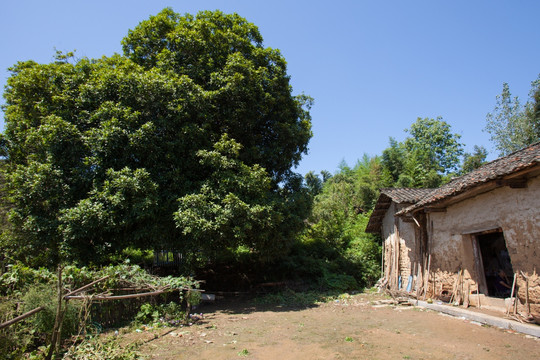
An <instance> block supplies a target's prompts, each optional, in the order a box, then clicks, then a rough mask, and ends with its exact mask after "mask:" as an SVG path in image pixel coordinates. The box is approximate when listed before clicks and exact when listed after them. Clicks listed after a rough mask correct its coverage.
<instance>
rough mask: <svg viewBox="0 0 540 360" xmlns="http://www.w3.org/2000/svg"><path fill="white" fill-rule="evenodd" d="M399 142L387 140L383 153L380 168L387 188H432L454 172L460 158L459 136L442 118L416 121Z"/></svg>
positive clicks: (461, 153) (461, 149) (461, 152)
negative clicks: (388, 141) (388, 177)
mask: <svg viewBox="0 0 540 360" xmlns="http://www.w3.org/2000/svg"><path fill="white" fill-rule="evenodd" d="M405 131H406V132H408V133H410V136H409V137H407V138H406V139H405V140H404V141H403V142H402V143H399V142H397V141H396V140H394V139H392V138H390V147H389V148H387V149H385V150H384V151H383V154H382V166H383V167H384V171H385V172H386V174H388V175H389V176H390V178H391V179H390V182H389V184H388V185H389V186H395V187H427V188H433V187H437V186H439V185H441V184H442V183H444V182H446V181H447V180H448V179H449V175H450V174H451V173H453V172H456V171H457V170H458V168H459V165H460V158H461V156H462V155H463V144H461V143H460V142H459V139H460V138H461V136H460V135H459V134H455V133H454V134H453V133H452V132H451V129H450V125H449V124H448V123H447V122H445V121H444V120H442V118H437V119H430V118H424V119H422V118H418V119H417V120H416V122H414V123H413V124H412V125H411V127H410V129H407V130H405Z"/></svg>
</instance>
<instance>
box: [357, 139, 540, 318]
mask: <svg viewBox="0 0 540 360" xmlns="http://www.w3.org/2000/svg"><path fill="white" fill-rule="evenodd" d="M392 194H394V195H393V196H392ZM413 194H415V193H414V192H413V189H393V190H392V189H383V190H382V191H381V195H380V196H379V199H378V201H377V205H376V207H375V210H374V211H373V214H372V217H371V218H370V221H369V223H368V226H367V228H366V231H368V232H372V233H380V234H381V237H382V238H383V242H384V258H383V260H384V264H383V266H384V281H385V282H386V284H387V286H388V287H389V288H390V289H393V290H405V291H409V292H415V293H416V295H417V296H420V295H423V296H425V297H432V298H439V299H443V300H452V301H458V302H459V303H464V304H469V303H471V304H474V305H477V304H478V302H480V305H482V303H481V302H482V301H484V304H489V303H490V300H491V298H506V297H510V295H511V288H512V287H513V284H514V282H515V283H516V285H517V286H516V289H517V290H516V292H517V297H518V299H519V306H520V312H523V311H524V312H526V313H528V314H532V315H534V316H535V318H537V319H538V318H539V316H540V280H539V277H538V276H537V271H538V270H539V269H540V143H535V144H533V145H530V146H528V147H526V148H524V149H522V150H519V151H516V152H514V153H512V154H510V155H508V156H505V157H502V158H499V159H497V160H494V161H492V162H490V163H487V164H485V165H483V166H482V167H480V168H478V169H476V170H474V171H472V172H470V173H468V174H466V175H463V176H460V177H458V178H455V179H453V180H452V181H450V182H449V183H447V184H445V185H443V186H441V187H440V188H438V189H435V190H431V191H430V190H426V193H425V194H424V196H422V197H421V198H417V197H415V196H414V195H413ZM407 195H410V196H407ZM407 203H410V204H409V205H408V206H405V205H406V204H407ZM501 271H502V272H504V273H503V274H502V273H501ZM504 275H506V279H505V278H504ZM514 275H515V277H514ZM514 279H515V281H514ZM501 281H502V282H505V283H507V284H510V286H509V288H508V287H504V286H503V285H501ZM486 297H489V298H486ZM501 301H502V300H501Z"/></svg>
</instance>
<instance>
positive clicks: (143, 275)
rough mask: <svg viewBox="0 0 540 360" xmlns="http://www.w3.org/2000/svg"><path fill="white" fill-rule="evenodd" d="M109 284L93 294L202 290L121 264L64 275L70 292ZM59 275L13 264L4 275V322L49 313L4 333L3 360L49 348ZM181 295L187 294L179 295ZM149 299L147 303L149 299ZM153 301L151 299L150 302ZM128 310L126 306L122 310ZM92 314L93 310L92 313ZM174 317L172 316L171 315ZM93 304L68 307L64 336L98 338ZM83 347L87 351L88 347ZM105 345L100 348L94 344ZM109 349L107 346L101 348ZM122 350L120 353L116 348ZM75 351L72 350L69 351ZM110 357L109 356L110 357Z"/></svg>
mask: <svg viewBox="0 0 540 360" xmlns="http://www.w3.org/2000/svg"><path fill="white" fill-rule="evenodd" d="M106 276H108V278H107V279H105V280H103V281H101V282H99V283H97V284H95V285H94V286H93V287H91V288H90V289H89V290H88V291H89V292H91V293H96V294H106V293H109V292H111V291H112V290H113V289H119V288H120V289H122V288H124V289H125V288H126V287H129V288H134V289H147V288H150V289H164V288H167V289H171V290H174V289H176V290H178V289H185V288H195V287H198V282H196V281H194V280H193V279H190V278H185V277H171V276H168V277H157V276H152V275H150V274H148V273H147V272H146V271H144V270H143V269H141V268H140V267H138V266H133V265H129V264H122V265H116V266H107V267H103V268H99V269H90V268H86V267H82V268H79V267H76V266H66V267H65V268H63V271H62V278H63V280H62V284H63V288H64V291H65V293H67V292H69V291H71V290H75V289H78V288H80V287H82V286H84V285H87V284H89V283H91V282H92V281H94V280H97V279H102V278H104V277H106ZM57 281H58V277H57V273H55V272H52V271H50V270H48V269H46V268H40V269H34V268H30V267H28V266H25V265H23V264H20V263H19V264H12V265H10V266H8V269H7V271H6V272H4V273H3V274H2V275H0V297H1V298H2V302H1V303H0V323H2V322H4V321H7V320H11V319H13V318H15V317H16V316H18V315H21V314H22V313H24V312H26V311H29V310H33V309H35V308H37V307H40V306H43V307H44V310H42V311H40V312H38V313H37V314H35V315H33V316H32V317H29V318H27V319H25V320H23V321H21V322H18V323H16V324H14V325H11V326H9V327H7V328H4V329H2V330H0V353H1V354H2V355H3V357H2V358H3V359H4V358H6V359H18V358H21V356H22V354H23V353H25V352H28V351H31V350H33V349H36V347H38V346H39V345H43V344H48V343H49V341H50V332H51V330H52V328H53V325H54V321H55V316H56V311H57V299H58V296H57V294H56V290H55V289H56V287H57ZM179 294H180V296H181V294H182V292H180V293H179ZM146 299H148V298H146ZM147 301H148V300H147ZM181 301H182V298H181V297H180V298H178V296H176V303H174V304H169V305H166V306H163V309H165V310H170V309H171V308H174V309H175V310H176V311H178V310H177V309H178V308H179V307H180V305H179V304H181ZM114 306H118V304H115V303H114V301H109V302H105V303H101V304H99V306H97V307H95V309H97V310H98V312H100V313H102V312H107V311H111V310H112V311H113V312H115V311H114ZM122 308H123V309H124V311H125V307H122ZM92 309H93V308H92ZM169 312H170V311H169ZM93 315H95V313H94V312H93V311H92V310H91V308H90V303H88V302H87V301H82V300H70V301H69V302H66V314H65V316H64V320H63V325H62V333H63V335H64V336H68V335H77V334H87V333H89V334H90V333H95V331H96V329H97V328H98V327H100V325H99V323H97V322H96V321H99V319H97V318H94V317H93ZM85 344H86V341H85V342H83V344H82V345H83V348H84V347H85V346H87V345H85ZM95 345H96V346H100V345H99V344H95ZM102 345H104V344H102ZM117 350H118V349H117ZM74 351H75V352H76V348H75V349H71V350H70V352H71V353H72V352H74ZM105 358H106V357H105Z"/></svg>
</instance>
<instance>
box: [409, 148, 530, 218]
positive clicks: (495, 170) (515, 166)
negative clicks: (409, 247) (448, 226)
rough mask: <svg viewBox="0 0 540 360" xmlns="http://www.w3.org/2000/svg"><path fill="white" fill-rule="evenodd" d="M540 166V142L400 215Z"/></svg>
mask: <svg viewBox="0 0 540 360" xmlns="http://www.w3.org/2000/svg"><path fill="white" fill-rule="evenodd" d="M539 164H540V142H537V143H535V144H532V145H530V146H528V147H526V148H523V149H521V150H518V151H516V152H514V153H512V154H510V155H508V156H505V157H501V158H498V159H497V160H493V161H492V162H489V163H487V164H485V165H483V166H481V167H479V168H478V169H476V170H473V171H471V172H470V173H468V174H465V175H463V176H460V177H458V178H455V179H453V180H452V181H450V182H449V183H447V184H445V185H443V186H441V187H440V188H438V189H435V190H434V191H432V192H431V193H429V194H428V195H427V196H425V197H424V198H423V199H421V200H420V201H418V202H417V203H415V204H414V205H411V206H409V207H407V208H405V209H403V210H402V211H400V212H399V213H398V215H403V214H405V213H408V212H410V211H413V210H416V209H419V208H421V207H424V206H428V205H434V204H436V203H438V202H440V201H442V200H445V199H448V198H450V197H452V196H456V195H459V194H461V193H464V192H465V191H467V190H470V189H472V188H474V187H476V186H479V185H482V184H485V183H487V182H489V181H492V180H499V179H502V178H504V177H505V176H508V175H510V174H513V173H515V172H518V171H520V170H525V169H528V168H531V167H534V166H538V165H539Z"/></svg>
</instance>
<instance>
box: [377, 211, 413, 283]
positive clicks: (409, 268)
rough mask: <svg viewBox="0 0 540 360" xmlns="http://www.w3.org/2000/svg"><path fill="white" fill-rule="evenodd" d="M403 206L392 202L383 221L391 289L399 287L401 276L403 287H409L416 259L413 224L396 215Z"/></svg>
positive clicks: (387, 272)
mask: <svg viewBox="0 0 540 360" xmlns="http://www.w3.org/2000/svg"><path fill="white" fill-rule="evenodd" d="M402 208H403V205H398V204H395V203H392V205H390V207H389V209H388V211H387V213H386V215H385V217H384V219H383V222H382V236H383V238H384V239H385V252H384V264H385V266H384V271H385V278H386V280H387V281H388V285H389V286H390V288H391V289H397V286H398V277H399V276H401V279H402V283H401V288H402V289H406V288H407V285H408V280H409V275H413V270H414V269H413V264H414V263H415V261H416V247H415V233H414V227H413V224H412V223H406V222H403V221H402V220H401V218H397V217H395V216H394V214H395V213H396V212H397V211H399V210H401V209H402Z"/></svg>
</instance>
